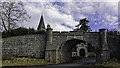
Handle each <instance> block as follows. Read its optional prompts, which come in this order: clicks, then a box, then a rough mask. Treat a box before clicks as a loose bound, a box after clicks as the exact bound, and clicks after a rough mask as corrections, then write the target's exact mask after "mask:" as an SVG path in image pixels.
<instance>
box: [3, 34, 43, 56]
mask: <svg viewBox="0 0 120 68" xmlns="http://www.w3.org/2000/svg"><path fill="white" fill-rule="evenodd" d="M2 42H3V44H2V53H3V56H26V57H36V58H44V57H45V56H44V53H45V34H34V35H23V36H15V37H9V38H3V39H2Z"/></svg>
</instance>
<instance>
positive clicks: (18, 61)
mask: <svg viewBox="0 0 120 68" xmlns="http://www.w3.org/2000/svg"><path fill="white" fill-rule="evenodd" d="M48 64H52V63H50V62H46V61H45V60H44V59H35V58H25V57H6V58H3V60H2V66H36V65H48Z"/></svg>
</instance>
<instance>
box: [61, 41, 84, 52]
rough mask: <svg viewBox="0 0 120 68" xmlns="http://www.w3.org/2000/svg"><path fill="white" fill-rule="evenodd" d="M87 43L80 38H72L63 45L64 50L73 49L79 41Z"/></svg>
mask: <svg viewBox="0 0 120 68" xmlns="http://www.w3.org/2000/svg"><path fill="white" fill-rule="evenodd" d="M81 42H83V43H85V41H83V40H79V39H72V40H68V41H66V43H65V44H64V45H63V47H62V50H63V51H72V49H73V48H75V45H77V44H79V43H81Z"/></svg>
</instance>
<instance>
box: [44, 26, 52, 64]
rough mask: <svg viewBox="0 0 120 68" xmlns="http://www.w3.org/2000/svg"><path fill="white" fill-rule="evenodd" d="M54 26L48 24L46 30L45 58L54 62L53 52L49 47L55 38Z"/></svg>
mask: <svg viewBox="0 0 120 68" xmlns="http://www.w3.org/2000/svg"><path fill="white" fill-rule="evenodd" d="M52 30H53V29H52V28H51V27H50V25H47V30H46V51H45V60H46V61H49V62H52V61H53V60H52V56H51V55H52V54H51V51H50V50H49V47H50V46H52V40H53V33H52Z"/></svg>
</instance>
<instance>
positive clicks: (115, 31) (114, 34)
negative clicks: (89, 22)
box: [107, 29, 120, 36]
mask: <svg viewBox="0 0 120 68" xmlns="http://www.w3.org/2000/svg"><path fill="white" fill-rule="evenodd" d="M107 33H108V34H109V35H112V36H120V32H119V31H118V30H117V29H112V30H108V29H107Z"/></svg>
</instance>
